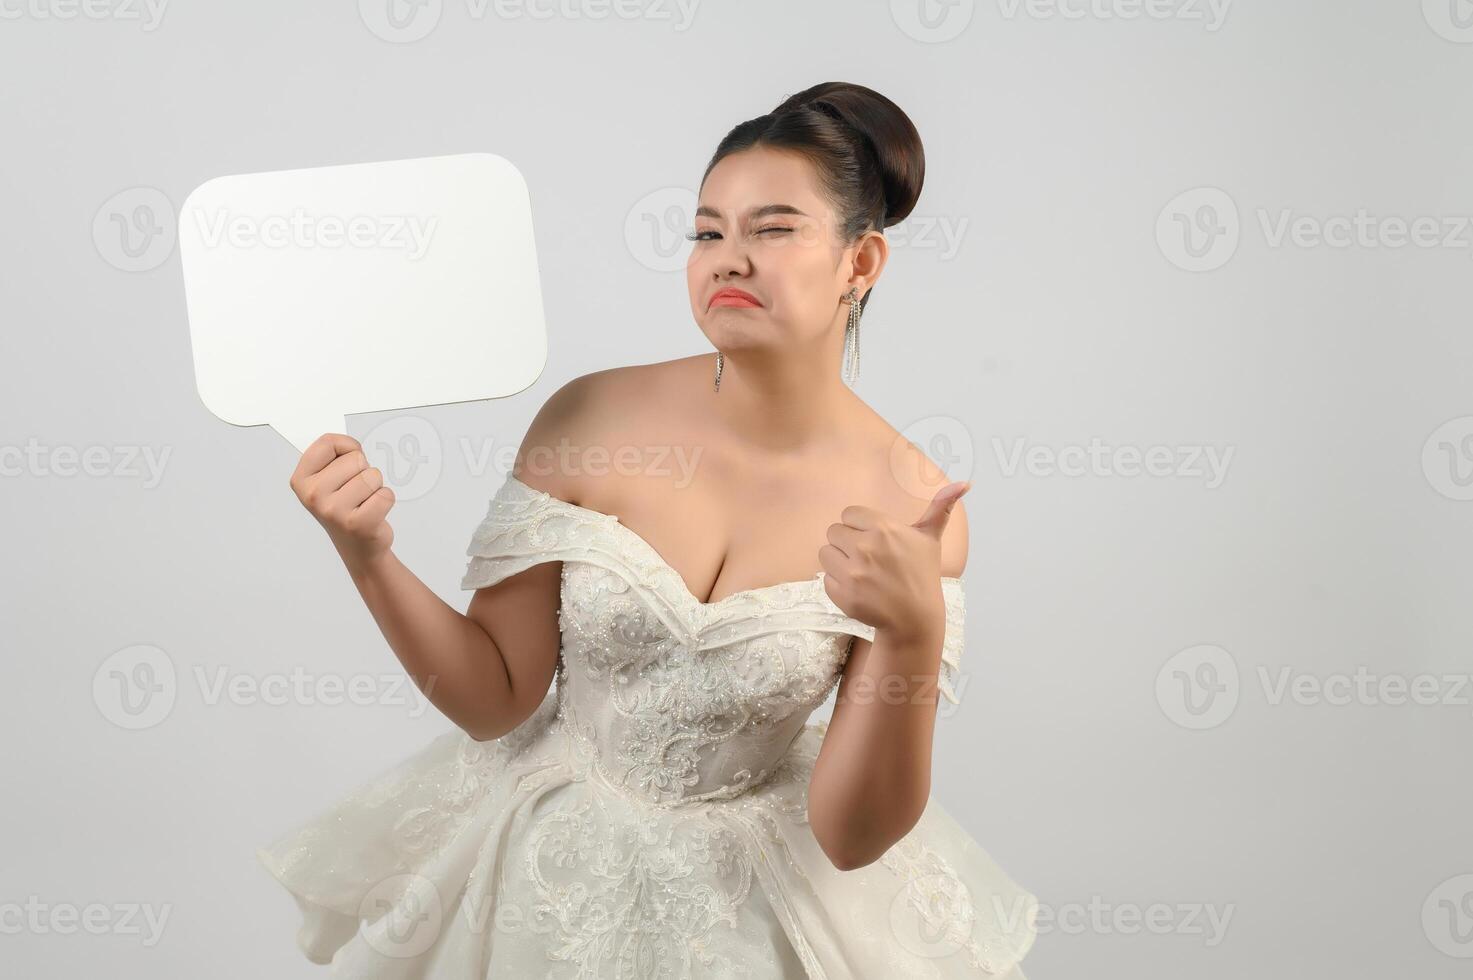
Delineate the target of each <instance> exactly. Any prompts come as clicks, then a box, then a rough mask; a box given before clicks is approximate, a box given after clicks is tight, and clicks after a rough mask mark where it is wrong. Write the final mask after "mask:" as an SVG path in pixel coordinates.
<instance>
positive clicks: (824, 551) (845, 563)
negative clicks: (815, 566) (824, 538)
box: [818, 544, 849, 586]
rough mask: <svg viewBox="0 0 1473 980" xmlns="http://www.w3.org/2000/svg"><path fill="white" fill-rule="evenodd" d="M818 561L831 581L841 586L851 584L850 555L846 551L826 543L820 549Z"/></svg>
mask: <svg viewBox="0 0 1473 980" xmlns="http://www.w3.org/2000/svg"><path fill="white" fill-rule="evenodd" d="M818 563H819V565H820V566H822V567H823V573H824V575H825V577H827V578H828V579H829V580H830V582H832V583H834V584H837V585H840V586H844V585H848V584H849V556H848V555H845V554H844V552H842V551H840V550H839V549H838V548H835V547H834V546H833V545H831V544H826V545H824V546H823V547H821V548H819V549H818Z"/></svg>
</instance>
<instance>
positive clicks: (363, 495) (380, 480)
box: [333, 466, 384, 511]
mask: <svg viewBox="0 0 1473 980" xmlns="http://www.w3.org/2000/svg"><path fill="white" fill-rule="evenodd" d="M383 485H384V474H383V472H382V471H380V470H379V469H378V468H376V467H373V466H370V467H369V468H368V469H366V470H363V471H362V472H360V473H356V474H354V475H353V477H352V479H350V480H349V481H348V482H347V483H344V484H343V485H342V487H341V488H340V489H339V490H338V491H337V492H336V493H334V494H333V502H334V504H335V505H338V506H341V507H342V508H343V509H344V510H345V511H346V510H352V509H353V508H354V507H357V506H358V505H359V504H361V503H363V501H365V500H367V499H368V498H369V497H372V496H373V495H374V494H375V493H377V492H378V488H379V487H381V486H383Z"/></svg>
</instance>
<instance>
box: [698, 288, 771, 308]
mask: <svg viewBox="0 0 1473 980" xmlns="http://www.w3.org/2000/svg"><path fill="white" fill-rule="evenodd" d="M761 305H762V304H761V303H759V302H757V297H755V296H753V295H752V294H751V293H749V292H747V291H746V290H744V289H737V288H736V287H734V286H727V287H726V288H725V289H721V290H717V292H716V295H715V296H712V297H711V302H709V303H707V304H706V308H707V309H710V308H711V307H713V306H745V307H751V306H761Z"/></svg>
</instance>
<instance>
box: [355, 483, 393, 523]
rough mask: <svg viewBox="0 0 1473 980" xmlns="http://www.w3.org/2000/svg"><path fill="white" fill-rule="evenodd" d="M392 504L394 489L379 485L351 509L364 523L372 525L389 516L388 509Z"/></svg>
mask: <svg viewBox="0 0 1473 980" xmlns="http://www.w3.org/2000/svg"><path fill="white" fill-rule="evenodd" d="M393 506H394V491H393V490H391V489H389V488H388V487H379V488H378V489H377V490H375V491H374V492H373V493H372V494H370V495H369V497H368V499H367V500H365V501H363V503H361V504H359V505H358V508H357V509H356V510H354V511H353V514H354V516H355V517H356V518H358V519H361V520H362V521H363V523H364V524H366V525H369V526H372V525H375V524H377V523H378V522H379V521H382V520H383V519H384V518H385V517H388V516H389V510H390V509H391V508H392V507H393Z"/></svg>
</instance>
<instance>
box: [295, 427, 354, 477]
mask: <svg viewBox="0 0 1473 980" xmlns="http://www.w3.org/2000/svg"><path fill="white" fill-rule="evenodd" d="M361 448H363V447H361V446H359V445H358V440H357V439H354V438H353V437H352V436H349V435H344V434H343V433H341V432H325V433H323V434H322V435H320V436H318V437H317V438H316V439H315V440H313V442H312V444H311V445H310V446H308V447H307V448H306V450H304V451H303V453H302V458H301V459H299V460H297V466H296V469H294V470H292V482H294V483H295V482H296V481H297V480H299V479H303V480H305V479H306V478H307V477H309V476H316V475H317V474H318V473H320V472H321V471H322V470H323V468H324V467H326V466H327V464H328V463H331V462H332V461H333V460H334V459H336V458H338V457H339V456H341V455H343V454H344V453H351V452H352V451H353V450H355V449H361Z"/></svg>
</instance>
